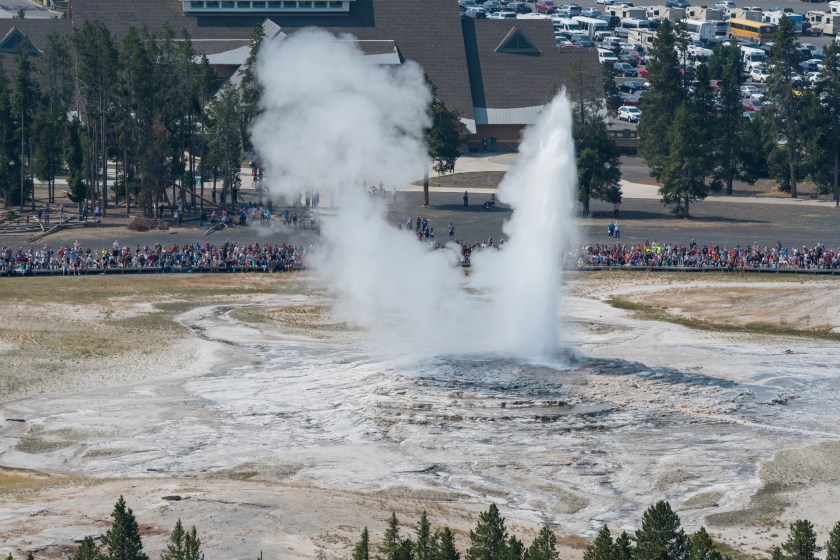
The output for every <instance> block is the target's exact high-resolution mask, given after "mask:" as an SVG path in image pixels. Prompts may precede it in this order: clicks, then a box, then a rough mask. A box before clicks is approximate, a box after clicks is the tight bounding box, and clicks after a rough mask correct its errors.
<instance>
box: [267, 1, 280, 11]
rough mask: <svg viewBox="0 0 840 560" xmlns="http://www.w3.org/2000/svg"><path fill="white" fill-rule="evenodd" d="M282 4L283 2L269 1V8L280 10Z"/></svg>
mask: <svg viewBox="0 0 840 560" xmlns="http://www.w3.org/2000/svg"><path fill="white" fill-rule="evenodd" d="M282 5H283V2H269V3H268V9H269V10H279V9H280V7H281V6H282Z"/></svg>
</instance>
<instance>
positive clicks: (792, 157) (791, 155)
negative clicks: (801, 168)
mask: <svg viewBox="0 0 840 560" xmlns="http://www.w3.org/2000/svg"><path fill="white" fill-rule="evenodd" d="M788 167H789V168H790V197H791V198H797V193H796V150H795V149H794V147H793V145H792V144H791V142H790V140H788Z"/></svg>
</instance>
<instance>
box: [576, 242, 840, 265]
mask: <svg viewBox="0 0 840 560" xmlns="http://www.w3.org/2000/svg"><path fill="white" fill-rule="evenodd" d="M569 260H570V261H572V262H573V263H574V264H575V266H577V267H584V266H610V267H612V266H618V267H621V266H623V267H628V266H638V267H682V268H716V269H723V270H738V269H769V270H781V269H786V270H789V269H793V270H825V269H840V249H836V250H831V249H828V248H826V246H825V245H824V244H823V243H817V244H816V245H814V246H813V247H810V248H809V247H806V246H803V247H802V248H801V249H800V248H797V247H792V248H788V247H785V246H784V245H782V243H781V242H777V243H776V244H775V245H772V246H764V247H761V246H760V245H759V244H758V243H753V244H752V245H746V246H744V247H742V246H740V245H735V246H734V247H728V246H723V247H721V246H720V245H711V246H710V245H702V246H701V245H699V244H698V243H697V242H696V241H695V240H694V239H692V240H691V242H690V243H688V244H687V245H686V244H683V243H658V242H656V241H655V240H654V241H653V242H649V241H645V242H644V243H635V244H627V243H623V244H622V243H612V244H611V243H605V244H603V245H602V244H597V243H596V244H593V245H585V246H584V247H582V248H580V250H578V251H576V252H573V253H572V254H571V255H570V259H569ZM570 264H571V263H570Z"/></svg>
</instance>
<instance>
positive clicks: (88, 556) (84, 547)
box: [70, 537, 105, 560]
mask: <svg viewBox="0 0 840 560" xmlns="http://www.w3.org/2000/svg"><path fill="white" fill-rule="evenodd" d="M70 560H105V555H104V554H102V551H101V550H100V549H99V545H97V544H96V542H95V541H94V540H93V538H92V537H85V539H84V540H83V541H82V544H80V545H79V550H77V551H76V554H74V555H73V556H71V557H70Z"/></svg>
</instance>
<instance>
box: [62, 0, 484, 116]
mask: <svg viewBox="0 0 840 560" xmlns="http://www.w3.org/2000/svg"><path fill="white" fill-rule="evenodd" d="M96 19H99V20H102V21H104V22H105V24H106V25H107V26H108V28H109V29H111V31H112V32H114V33H115V34H116V35H117V36H118V37H121V36H122V35H124V34H125V32H126V31H127V29H128V27H129V26H131V25H133V26H135V27H138V28H139V27H143V26H145V27H147V28H149V29H150V30H153V31H154V30H159V29H161V28H162V27H163V26H164V25H165V24H167V23H168V24H169V25H170V26H171V27H172V28H174V29H175V30H180V29H181V28H184V29H186V30H187V31H188V32H189V33H190V35H191V36H192V37H193V38H194V39H216V40H219V39H247V38H248V37H249V36H250V35H251V30H252V29H253V28H254V27H255V26H256V25H260V24H262V23H263V22H264V21H265V19H266V17H265V16H250V15H249V16H201V17H196V16H184V14H183V10H182V9H181V4H180V2H176V1H175V0H144V1H143V2H135V1H133V0H74V2H73V26H74V27H79V26H81V25H82V24H84V22H85V21H86V20H96ZM269 19H270V20H271V21H273V22H274V23H276V24H277V25H279V26H280V27H281V28H282V29H283V31H284V32H286V33H291V32H294V30H295V29H300V28H304V27H312V26H316V27H323V28H326V29H328V30H330V31H332V32H333V33H337V34H341V33H352V34H353V35H354V36H356V37H357V38H358V39H362V40H391V41H394V42H395V43H396V46H397V49H398V50H399V53H400V55H401V56H402V57H403V58H404V59H407V60H414V61H415V62H417V63H419V64H420V65H421V66H422V67H423V69H424V70H425V72H426V73H427V74H428V75H429V78H430V79H431V80H432V81H433V82H434V83H435V84H436V85H437V87H438V93H439V94H440V96H441V99H443V100H444V102H445V103H446V104H447V106H448V107H450V108H451V109H457V110H459V111H461V113H462V115H464V117H466V118H472V114H473V108H472V100H471V97H470V92H469V78H468V73H467V58H466V55H465V53H464V45H463V41H462V39H461V29H460V25H461V23H460V13H459V11H458V5H457V3H456V2H454V0H423V1H422V2H418V1H395V0H356V1H355V2H353V3H352V5H351V8H350V14H349V15H318V14H314V15H285V14H284V15H276V16H270V18H269ZM216 45H217V44H216ZM195 47H196V49H201V47H202V43H201V42H200V41H197V42H196V43H195ZM216 52H219V51H218V50H216Z"/></svg>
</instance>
